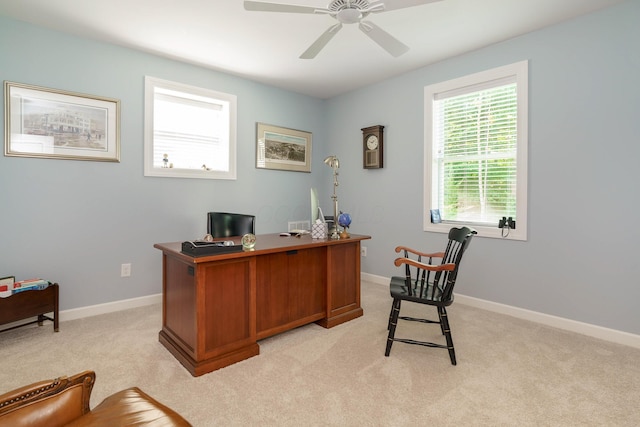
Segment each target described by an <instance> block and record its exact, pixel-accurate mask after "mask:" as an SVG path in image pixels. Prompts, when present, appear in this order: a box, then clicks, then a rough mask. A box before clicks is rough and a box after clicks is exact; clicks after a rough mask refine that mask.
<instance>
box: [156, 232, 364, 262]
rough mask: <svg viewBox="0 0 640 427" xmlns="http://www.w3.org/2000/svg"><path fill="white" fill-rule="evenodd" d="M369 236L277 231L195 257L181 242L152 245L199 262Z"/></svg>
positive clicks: (171, 253) (314, 245)
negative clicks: (240, 248) (320, 235)
mask: <svg viewBox="0 0 640 427" xmlns="http://www.w3.org/2000/svg"><path fill="white" fill-rule="evenodd" d="M370 238H371V236H364V235H360V234H352V235H351V237H350V238H348V239H312V238H311V235H310V234H305V235H302V236H280V234H279V233H274V234H259V235H257V236H256V245H255V247H254V248H253V249H248V250H247V249H245V250H243V251H240V252H231V253H225V254H216V255H202V256H197V257H194V256H191V255H188V254H184V253H182V252H181V251H182V242H170V243H156V244H154V245H153V247H154V248H156V249H160V250H161V251H162V252H163V253H165V254H170V255H172V256H177V257H180V258H184V259H185V260H188V261H191V262H194V263H201V262H207V261H212V260H220V259H231V258H241V257H248V256H256V255H263V254H269V253H276V252H283V251H291V250H297V249H309V248H313V247H322V246H332V245H344V244H348V243H355V242H359V241H361V240H367V239H370ZM241 239H242V237H240V236H238V237H227V238H225V239H215V241H224V240H232V241H233V242H234V244H236V245H242V242H241Z"/></svg>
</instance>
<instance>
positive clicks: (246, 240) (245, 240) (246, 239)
mask: <svg viewBox="0 0 640 427" xmlns="http://www.w3.org/2000/svg"><path fill="white" fill-rule="evenodd" d="M255 245H256V236H255V235H254V234H253V233H247V234H245V235H244V236H242V247H243V248H244V249H248V250H251V249H253V247H254V246H255Z"/></svg>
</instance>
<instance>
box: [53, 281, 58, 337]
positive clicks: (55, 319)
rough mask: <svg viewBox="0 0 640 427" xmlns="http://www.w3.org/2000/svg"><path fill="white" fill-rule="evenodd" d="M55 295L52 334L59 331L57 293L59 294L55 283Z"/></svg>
mask: <svg viewBox="0 0 640 427" xmlns="http://www.w3.org/2000/svg"><path fill="white" fill-rule="evenodd" d="M54 286H55V288H56V290H55V293H54V296H53V331H54V332H58V331H59V327H58V308H59V307H58V303H59V298H58V293H59V286H58V284H57V283H56V284H55V285H54Z"/></svg>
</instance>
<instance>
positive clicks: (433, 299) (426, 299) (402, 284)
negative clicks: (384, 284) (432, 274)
mask: <svg viewBox="0 0 640 427" xmlns="http://www.w3.org/2000/svg"><path fill="white" fill-rule="evenodd" d="M389 293H390V294H391V298H394V299H396V298H397V299H402V300H405V301H412V302H417V303H419V304H427V305H444V306H449V305H451V304H453V294H452V295H451V298H450V299H449V300H447V301H443V300H442V289H440V287H436V290H435V293H434V292H433V283H429V284H428V285H426V286H425V288H424V290H423V294H422V295H420V288H419V286H415V285H414V287H413V290H412V292H411V293H409V290H408V289H407V284H406V281H405V278H404V277H400V276H393V277H391V281H390V283H389Z"/></svg>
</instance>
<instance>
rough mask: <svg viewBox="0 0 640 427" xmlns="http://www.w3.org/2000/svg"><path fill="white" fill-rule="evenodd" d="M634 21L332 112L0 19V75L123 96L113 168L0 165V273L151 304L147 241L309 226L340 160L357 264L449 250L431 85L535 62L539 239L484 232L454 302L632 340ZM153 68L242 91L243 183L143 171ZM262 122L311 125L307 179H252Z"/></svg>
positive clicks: (639, 39)
mask: <svg viewBox="0 0 640 427" xmlns="http://www.w3.org/2000/svg"><path fill="white" fill-rule="evenodd" d="M639 21H640V2H637V1H629V2H626V3H623V4H622V5H619V6H616V7H612V8H609V9H606V10H603V11H600V12H597V13H594V14H590V15H587V16H584V17H581V18H579V19H576V20H573V21H570V22H567V23H565V24H562V25H558V26H554V27H550V28H547V29H544V30H541V31H537V32H533V33H530V34H527V35H525V36H522V37H519V38H516V39H513V40H509V41H507V42H504V43H500V44H497V45H494V46H491V47H489V48H486V49H482V50H479V51H475V52H470V53H468V54H465V55H462V56H460V57H456V58H453V59H450V60H447V61H443V62H441V63H438V64H435V65H432V66H429V67H425V68H422V69H419V70H416V71H414V72H411V73H408V74H405V75H403V76H400V77H397V78H393V79H389V80H387V81H384V82H381V83H379V84H376V85H372V86H369V87H366V88H364V89H362V90H358V91H355V92H352V93H348V94H345V95H342V96H339V97H336V98H333V99H330V100H328V101H322V100H318V99H314V98H309V97H305V96H300V95H297V94H294V93H289V92H285V91H281V90H278V89H275V88H271V87H268V86H263V85H260V84H257V83H254V82H251V81H248V80H243V79H239V78H236V77H233V76H230V75H226V74H223V73H218V72H213V71H210V70H205V69H202V68H198V67H194V66H190V65H186V64H182V63H178V62H174V61H169V60H165V59H161V58H158V57H154V56H151V55H147V54H144V53H140V52H135V51H131V50H127V49H123V48H120V47H115V46H110V45H106V44H100V43H96V42H93V41H89V40H83V39H78V38H75V37H70V36H66V35H64V34H60V33H55V32H50V31H46V30H42V29H39V28H36V27H32V26H29V25H25V24H22V23H18V22H15V21H11V20H7V19H4V18H0V58H1V61H2V66H1V67H0V79H2V80H11V81H17V82H21V83H30V84H37V85H42V86H48V87H54V88H58V89H67V90H73V91H78V92H87V93H91V94H96V95H104V96H109V97H114V98H119V99H121V101H122V162H121V163H119V164H112V163H98V162H83V161H62V160H42V159H20V158H9V157H0V197H1V199H0V200H1V203H2V209H0V236H1V239H2V256H1V258H0V275H5V274H15V275H16V276H18V277H19V278H27V277H32V276H42V277H45V278H49V279H53V280H56V281H59V282H60V283H61V284H62V289H61V292H62V309H69V308H75V307H81V306H87V305H92V304H98V303H103V302H109V301H117V300H121V299H126V298H132V297H136V296H143V295H149V294H154V293H158V292H160V289H161V284H160V281H161V277H160V253H159V252H158V251H157V250H155V249H153V247H152V246H153V243H155V242H163V241H178V240H184V239H188V238H194V237H199V236H200V235H201V234H203V232H204V227H205V221H204V219H205V213H206V212H207V211H208V210H213V209H221V210H234V211H242V212H253V213H255V214H256V215H257V216H258V232H259V233H266V232H275V231H280V230H282V229H284V228H286V222H287V220H292V219H299V218H300V217H304V218H306V217H308V215H309V214H308V204H309V202H308V197H309V196H308V192H309V187H310V186H316V187H318V190H319V194H320V198H321V201H322V206H323V209H324V210H325V212H329V211H330V210H331V209H332V208H331V204H330V199H329V196H330V193H331V176H330V170H329V168H327V167H326V166H324V165H322V159H323V158H324V156H326V155H328V154H334V153H335V154H337V155H338V156H339V158H340V161H341V169H340V187H339V189H338V192H339V199H340V208H341V209H342V210H344V211H346V212H350V213H351V214H352V217H353V224H352V229H351V231H352V232H355V233H360V234H370V235H372V236H373V239H372V240H371V241H368V242H366V243H365V244H366V246H367V247H368V256H367V257H366V258H364V259H363V263H362V270H363V271H364V272H366V273H371V274H374V275H380V276H390V275H391V274H393V273H394V272H395V269H394V267H393V264H392V260H393V258H394V256H395V253H394V252H393V248H394V247H395V246H396V245H398V244H405V245H410V246H415V247H417V248H424V249H425V250H428V249H431V248H435V249H439V248H440V247H441V246H442V244H443V242H444V235H441V234H433V233H424V232H422V231H421V225H422V174H423V166H422V158H423V143H422V140H423V126H424V120H423V87H424V86H425V85H428V84H431V83H434V82H438V81H442V80H447V79H451V78H455V77H459V76H462V75H465V74H468V73H473V72H477V71H481V70H485V69H488V68H492V67H496V66H500V65H504V64H508V63H512V62H515V61H520V60H523V59H528V60H529V61H530V69H529V73H530V74H529V78H530V86H529V87H530V96H529V103H530V118H529V120H530V121H529V136H530V138H529V144H530V146H529V201H528V216H529V240H528V241H526V242H513V241H500V240H496V239H483V238H477V239H476V240H475V241H474V242H473V244H472V246H471V248H470V250H469V252H468V255H467V259H466V260H465V265H464V267H463V271H462V273H461V275H460V281H459V287H458V292H459V293H461V294H465V295H469V296H474V297H478V298H482V299H486V300H490V301H494V302H498V303H504V304H508V305H512V306H516V307H521V308H525V309H530V310H534V311H539V312H542V313H547V314H551V315H556V316H560V317H564V318H569V319H573V320H577V321H582V322H587V323H592V324H596V325H600V326H604V327H608V328H613V329H618V330H621V331H626V332H630V333H634V334H640V320H639V319H638V317H639V316H638V315H637V312H638V310H637V301H639V300H640V287H639V286H638V273H639V272H640V267H639V264H640V263H638V262H637V261H636V260H635V256H636V255H637V253H638V251H637V250H636V249H635V242H636V240H637V238H638V237H639V236H638V234H639V232H638V231H637V229H635V228H634V221H633V219H634V218H635V216H636V215H635V214H636V212H637V209H638V208H639V207H640V203H639V196H638V190H637V189H636V185H635V179H634V175H635V174H634V172H635V170H634V169H635V166H636V163H637V158H639V157H640V156H639V154H640V146H639V144H638V135H640V132H639V130H640V125H639V120H638V116H639V115H640V89H639V88H638V85H637V84H636V79H637V76H638V75H640V57H639V52H640V28H638V26H637V25H636V24H637V22H639ZM70 52H74V54H73V55H72V54H70ZM78 52H80V53H78ZM144 75H153V76H156V77H160V78H165V79H169V80H176V81H180V82H183V83H187V84H192V85H200V86H203V87H210V88H213V89H216V90H221V91H225V92H230V93H235V94H236V95H238V159H239V161H238V180H237V181H221V182H217V181H216V182H209V181H206V182H202V181H199V180H185V179H165V178H144V177H143V176H142V151H143V132H142V119H143V77H144ZM257 121H260V122H266V123H272V124H277V125H281V126H287V127H293V128H297V129H303V130H307V131H310V132H313V137H314V139H313V142H314V146H313V165H312V173H311V174H300V173H292V172H282V171H265V170H256V169H255V168H254V161H255V154H254V139H255V122H257ZM375 124H381V125H384V126H385V139H386V144H385V168H384V169H382V170H364V169H362V157H361V156H362V154H361V146H362V142H361V131H360V129H361V128H363V127H366V126H371V125H375ZM124 262H131V263H132V264H133V273H132V277H131V278H128V279H122V278H120V277H119V273H120V264H121V263H124Z"/></svg>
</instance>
